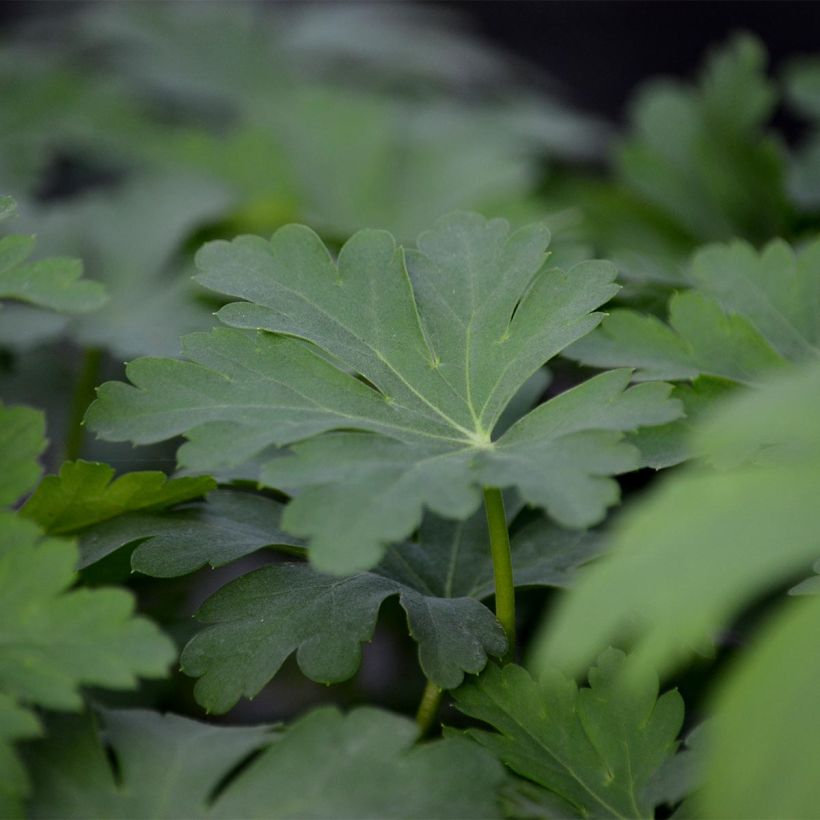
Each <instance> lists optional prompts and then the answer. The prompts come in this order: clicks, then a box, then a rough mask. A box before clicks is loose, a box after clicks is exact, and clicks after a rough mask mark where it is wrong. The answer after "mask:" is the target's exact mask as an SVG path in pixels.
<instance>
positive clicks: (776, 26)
mask: <svg viewBox="0 0 820 820" xmlns="http://www.w3.org/2000/svg"><path fill="white" fill-rule="evenodd" d="M431 5H438V6H448V7H450V8H452V9H453V10H454V11H456V12H458V13H460V14H462V15H464V16H465V17H466V18H468V19H469V20H470V21H471V23H472V27H473V28H474V29H475V30H477V31H478V32H480V33H481V34H482V35H483V36H484V37H485V38H486V39H488V40H490V41H492V42H494V43H495V44H496V45H497V46H500V47H502V48H504V49H505V50H507V51H510V52H512V53H514V54H516V55H517V56H519V57H522V58H524V59H526V60H527V61H529V62H532V63H534V64H536V65H538V66H540V67H541V68H542V69H544V70H545V71H546V72H547V73H548V74H550V75H551V76H552V77H553V78H554V79H555V80H556V81H557V82H558V84H559V86H560V88H561V89H562V90H563V91H564V92H565V94H566V96H567V97H568V98H569V99H570V100H571V101H573V102H575V103H577V104H578V105H579V106H581V107H582V108H585V109H587V110H588V111H591V112H594V113H598V114H601V115H603V116H606V117H608V118H610V119H613V120H616V121H622V120H623V116H624V109H625V104H626V102H627V100H628V98H629V96H630V93H631V91H632V90H633V89H634V88H635V86H636V85H638V84H639V83H640V82H641V81H642V80H645V79H648V78H649V77H652V76H654V75H657V74H669V75H676V76H681V77H685V76H691V75H692V74H693V73H694V72H695V71H696V70H697V68H698V66H699V65H700V62H701V60H702V58H703V56H704V53H705V52H706V51H707V50H708V49H709V47H710V46H712V45H715V44H717V43H720V42H721V41H722V40H724V39H725V38H726V37H727V36H728V35H729V34H731V33H732V32H735V31H739V30H745V31H750V32H753V33H755V34H757V35H758V37H760V39H761V40H762V41H763V42H764V43H765V44H766V47H767V49H768V51H769V55H770V58H771V60H772V64H773V66H774V68H775V73H776V71H777V69H778V67H779V66H780V65H781V64H782V63H783V62H784V61H785V60H787V59H788V58H790V57H794V56H796V55H799V54H804V53H812V52H816V51H818V50H820V3H818V2H791V1H790V0H780V1H778V0H764V2H743V1H742V0H738V1H737V2H731V1H730V0H723V1H722V2H715V1H714V0H713V1H712V2H695V0H690V1H689V2H664V0H654V2H645V1H641V2H639V1H638V0H631V1H624V2H615V1H614V0H610V1H609V2H607V0H553V2H509V1H508V2H504V0H488V2H448V3H433V4H431Z"/></svg>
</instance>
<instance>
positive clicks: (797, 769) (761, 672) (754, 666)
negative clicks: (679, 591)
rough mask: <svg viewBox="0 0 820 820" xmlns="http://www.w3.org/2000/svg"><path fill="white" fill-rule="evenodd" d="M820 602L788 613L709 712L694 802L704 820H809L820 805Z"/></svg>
mask: <svg viewBox="0 0 820 820" xmlns="http://www.w3.org/2000/svg"><path fill="white" fill-rule="evenodd" d="M818 635H820V598H817V597H814V598H810V599H807V600H805V601H799V602H794V603H792V604H789V605H788V606H785V607H784V608H783V611H782V612H781V613H780V614H779V615H778V617H777V618H776V620H775V621H774V622H773V623H771V624H768V625H767V626H766V627H765V630H764V631H763V633H762V634H761V635H759V636H758V638H757V640H756V642H755V644H754V645H752V646H750V647H749V652H748V654H747V655H746V657H743V658H740V659H739V662H738V663H737V664H736V665H735V666H734V667H733V669H732V670H731V672H730V673H729V674H728V675H727V677H726V678H725V679H724V680H723V681H721V684H720V690H719V692H718V693H717V695H716V697H715V698H714V699H713V701H712V704H711V708H712V710H713V711H714V714H715V718H714V720H713V721H712V722H711V723H710V725H709V726H708V727H707V734H706V738H705V739H704V742H705V750H706V752H707V757H706V759H705V761H704V764H705V771H706V772H707V777H706V782H705V785H704V788H703V790H702V791H701V792H698V793H696V795H695V796H694V798H693V799H694V801H695V806H696V812H697V816H699V817H704V818H745V817H759V818H761V819H762V818H781V817H790V818H791V817H793V818H795V820H797V818H805V820H810V819H811V818H814V817H816V816H817V807H818V806H819V805H820V778H818V776H817V774H818V771H817V766H818V762H820V708H818V706H817V681H818V680H819V679H820V653H818V651H817V636H818Z"/></svg>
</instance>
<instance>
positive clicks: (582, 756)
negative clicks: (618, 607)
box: [455, 649, 683, 818]
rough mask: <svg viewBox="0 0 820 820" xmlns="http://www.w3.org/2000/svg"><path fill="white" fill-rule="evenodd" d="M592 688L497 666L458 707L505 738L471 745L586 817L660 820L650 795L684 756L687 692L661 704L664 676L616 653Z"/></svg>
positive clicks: (605, 659) (482, 734)
mask: <svg viewBox="0 0 820 820" xmlns="http://www.w3.org/2000/svg"><path fill="white" fill-rule="evenodd" d="M589 681H590V685H589V687H588V688H587V687H585V688H581V689H578V687H577V686H576V684H575V682H574V681H572V680H571V679H568V678H565V677H563V676H562V675H561V674H560V673H559V672H557V671H556V670H552V671H550V672H549V673H546V674H545V675H544V676H543V677H542V678H541V680H540V681H536V680H534V679H533V678H532V677H530V675H529V674H528V673H527V672H526V671H525V670H524V669H522V668H521V667H519V666H515V665H509V666H506V667H504V668H499V667H489V668H488V669H487V670H486V671H485V672H484V673H483V674H482V675H481V676H480V677H479V678H478V680H477V681H475V682H473V683H469V684H467V685H465V686H464V687H463V688H461V689H459V690H458V691H457V692H456V693H455V697H456V705H457V706H458V708H459V709H460V710H461V711H462V712H464V713H465V714H467V715H469V716H470V717H473V718H477V719H479V720H482V721H484V722H486V723H489V724H490V725H491V726H492V727H493V728H494V729H496V730H497V731H496V732H489V731H485V730H483V729H468V730H467V732H466V734H467V735H468V736H469V737H471V738H473V739H474V740H477V741H478V742H479V743H481V744H482V745H483V746H485V747H486V748H488V749H489V750H490V751H492V752H493V753H494V754H495V755H496V756H497V757H498V758H499V759H500V760H501V761H503V762H504V763H505V764H506V765H507V766H509V767H510V768H511V769H512V770H513V771H515V772H516V773H517V774H519V775H521V776H523V777H526V778H528V779H529V780H532V781H534V782H535V783H537V784H539V785H540V786H542V787H544V788H545V789H547V790H548V791H549V792H552V793H554V794H556V795H557V796H558V797H559V798H561V799H562V800H564V801H566V802H567V803H569V804H570V805H571V806H573V807H574V809H575V812H576V813H577V816H581V817H588V816H593V817H634V818H642V817H652V816H653V813H654V812H653V809H654V806H653V805H652V804H651V803H650V802H648V801H647V799H646V796H645V790H646V787H647V785H648V784H649V783H650V782H651V780H652V778H653V776H655V774H656V772H657V771H658V770H659V769H660V767H661V766H662V765H663V764H664V763H665V762H666V761H667V760H669V759H670V758H671V756H672V755H673V754H674V753H675V750H676V748H677V740H676V738H677V735H678V732H679V731H680V727H681V723H682V721H683V701H682V699H681V697H680V695H679V694H678V693H677V691H671V692H667V693H665V694H664V695H662V696H661V697H660V698H659V697H658V679H657V677H656V676H654V675H652V674H651V673H647V672H646V671H645V670H635V669H630V668H629V662H628V660H627V659H625V657H624V655H623V653H621V652H619V651H617V650H614V649H610V650H608V651H607V652H605V653H603V654H602V655H601V657H600V658H599V659H598V665H597V666H595V667H593V668H592V669H591V670H590V675H589ZM542 816H544V815H542ZM546 816H550V815H549V814H547V815H546ZM553 816H555V815H553Z"/></svg>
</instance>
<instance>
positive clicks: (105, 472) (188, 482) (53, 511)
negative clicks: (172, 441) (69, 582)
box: [20, 461, 216, 535]
mask: <svg viewBox="0 0 820 820" xmlns="http://www.w3.org/2000/svg"><path fill="white" fill-rule="evenodd" d="M215 486H216V482H215V481H214V480H213V479H211V478H208V477H207V476H203V477H201V478H188V477H185V478H172V479H169V478H168V477H167V476H166V475H165V473H160V472H156V471H143V472H136V473H126V474H125V475H121V476H119V477H118V478H114V468H113V467H109V466H108V465H107V464H99V463H97V462H89V461H67V462H65V463H64V464H63V465H62V467H60V472H59V475H54V476H46V478H44V479H43V480H42V482H41V483H40V485H39V486H38V487H37V489H36V490H35V492H34V493H33V494H32V496H31V498H29V500H28V501H27V502H26V504H25V506H24V507H23V508H22V510H21V511H20V514H21V515H22V516H24V517H25V518H29V519H31V520H32V521H34V522H36V523H37V524H38V525H39V526H40V527H41V528H42V529H43V531H44V532H46V533H48V534H49V535H63V534H66V533H74V532H77V531H79V530H83V529H86V528H88V527H90V526H91V525H93V524H98V523H100V522H101V521H106V520H108V519H110V518H115V517H116V516H119V515H122V514H123V513H127V512H134V511H138V510H160V509H164V508H166V507H172V506H174V505H175V504H179V503H181V502H183V501H189V500H190V499H193V498H198V497H199V496H201V495H204V494H205V493H207V492H208V491H209V490H212V489H213V488H214V487H215Z"/></svg>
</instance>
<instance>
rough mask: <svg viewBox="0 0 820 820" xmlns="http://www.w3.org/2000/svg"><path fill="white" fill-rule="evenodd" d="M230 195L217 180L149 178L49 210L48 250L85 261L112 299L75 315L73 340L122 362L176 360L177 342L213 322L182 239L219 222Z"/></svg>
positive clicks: (43, 218)
mask: <svg viewBox="0 0 820 820" xmlns="http://www.w3.org/2000/svg"><path fill="white" fill-rule="evenodd" d="M229 201H230V198H229V196H228V194H227V193H226V192H225V191H224V190H223V188H222V187H220V186H219V185H217V184H216V183H212V182H207V181H203V180H201V179H197V178H192V177H190V176H185V175H183V174H180V173H178V172H176V173H168V174H165V175H162V176H159V175H144V176H142V177H140V178H139V179H136V180H134V181H131V182H129V183H127V184H126V185H124V186H123V187H121V188H117V189H114V190H110V191H108V190H107V191H104V192H91V193H86V194H84V195H83V196H81V197H76V198H73V199H70V200H67V201H60V202H58V203H56V204H53V205H50V206H47V207H44V208H43V209H42V210H41V211H40V212H39V213H35V214H34V224H36V226H37V228H38V230H39V231H40V233H41V235H42V241H43V242H44V243H46V242H47V243H48V244H47V247H48V248H49V249H55V250H56V249H59V250H60V252H66V251H69V252H71V253H75V254H77V255H78V256H81V257H82V258H83V260H84V261H85V264H86V266H87V269H88V270H89V272H91V273H92V274H93V275H94V277H95V278H96V279H99V280H100V281H101V282H103V283H104V284H105V286H106V289H107V291H108V293H109V296H110V299H109V300H108V302H107V304H106V305H105V306H104V307H103V308H102V309H101V310H98V311H96V312H95V313H93V314H90V315H88V316H83V317H77V318H75V319H74V320H73V321H72V322H71V323H70V324H69V326H68V328H67V333H68V335H69V336H70V337H71V338H72V339H74V340H75V341H77V343H79V344H80V345H82V346H85V347H88V346H92V347H100V348H103V349H105V350H109V351H111V352H112V353H113V354H114V355H116V356H118V357H128V356H136V355H145V354H158V355H173V354H176V352H177V351H178V350H179V343H178V338H179V336H180V334H182V333H188V332H190V331H192V330H197V329H199V328H202V327H207V326H208V324H209V322H210V313H211V311H210V310H209V309H208V308H207V307H206V306H205V305H203V304H200V303H199V302H198V301H197V292H196V288H195V287H194V286H193V284H192V283H191V280H190V273H189V272H188V271H186V270H185V269H184V268H185V264H188V265H190V262H188V263H180V262H179V253H180V250H181V247H182V244H183V242H184V240H185V239H186V238H187V237H188V236H189V234H190V233H191V232H192V231H193V230H195V229H196V228H197V227H199V226H201V225H203V224H205V223H207V222H208V221H209V220H214V219H216V218H218V217H219V216H220V215H221V214H222V213H223V212H224V211H225V210H226V208H227V206H228V204H229Z"/></svg>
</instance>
